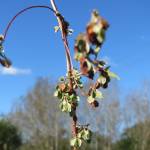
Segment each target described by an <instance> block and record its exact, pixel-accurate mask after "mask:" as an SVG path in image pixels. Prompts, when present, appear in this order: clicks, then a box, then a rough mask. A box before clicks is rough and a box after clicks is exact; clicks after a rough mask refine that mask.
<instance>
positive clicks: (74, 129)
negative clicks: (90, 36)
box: [50, 0, 77, 150]
mask: <svg viewBox="0 0 150 150" xmlns="http://www.w3.org/2000/svg"><path fill="white" fill-rule="evenodd" d="M50 2H51V5H52V8H53V9H54V10H55V12H56V14H55V15H56V18H57V20H58V24H59V27H60V30H61V36H62V40H63V43H64V47H65V50H66V60H67V72H68V73H69V76H70V77H71V76H72V70H73V66H72V60H71V55H70V49H69V45H68V40H67V35H66V31H65V29H64V27H63V20H62V18H61V16H60V15H57V14H60V13H59V11H58V9H57V7H56V4H55V1H54V0H50ZM70 86H71V89H72V90H73V84H72V78H70ZM71 125H72V134H73V136H74V137H76V136H77V115H76V106H75V108H74V115H73V116H72V123H71ZM73 149H74V150H77V149H76V148H75V147H74V148H73Z"/></svg>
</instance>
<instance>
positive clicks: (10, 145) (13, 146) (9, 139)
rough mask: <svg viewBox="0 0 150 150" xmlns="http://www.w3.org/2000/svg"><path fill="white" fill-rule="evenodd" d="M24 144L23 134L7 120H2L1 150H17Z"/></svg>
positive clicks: (0, 125) (0, 129) (0, 130)
mask: <svg viewBox="0 0 150 150" xmlns="http://www.w3.org/2000/svg"><path fill="white" fill-rule="evenodd" d="M21 144H22V138H21V134H20V132H19V130H18V128H17V127H16V126H14V125H13V124H12V123H10V122H9V121H7V120H4V119H1V120H0V149H1V150H17V149H18V148H19V147H20V146H21Z"/></svg>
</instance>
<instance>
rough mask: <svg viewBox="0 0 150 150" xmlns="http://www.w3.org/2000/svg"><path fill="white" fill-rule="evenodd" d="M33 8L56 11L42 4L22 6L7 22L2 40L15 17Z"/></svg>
mask: <svg viewBox="0 0 150 150" xmlns="http://www.w3.org/2000/svg"><path fill="white" fill-rule="evenodd" d="M34 8H45V9H49V10H50V11H52V12H54V13H56V12H55V11H54V10H53V9H52V8H50V7H48V6H43V5H35V6H29V7H27V8H24V9H23V10H21V11H19V12H18V13H17V14H16V15H15V16H14V17H13V18H12V19H11V20H10V22H9V23H8V25H7V27H6V29H5V31H4V40H5V39H6V36H7V33H8V31H9V29H10V27H11V25H12V24H13V22H14V21H15V20H16V18H17V17H18V16H20V15H21V14H22V13H24V12H26V11H27V10H30V9H34Z"/></svg>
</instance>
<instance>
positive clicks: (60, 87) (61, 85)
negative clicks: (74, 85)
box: [59, 83, 66, 91]
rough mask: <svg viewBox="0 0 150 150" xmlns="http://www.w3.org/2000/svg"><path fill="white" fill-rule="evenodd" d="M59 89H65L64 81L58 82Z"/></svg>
mask: <svg viewBox="0 0 150 150" xmlns="http://www.w3.org/2000/svg"><path fill="white" fill-rule="evenodd" d="M59 89H60V90H61V91H65V89H66V85H65V83H61V84H59Z"/></svg>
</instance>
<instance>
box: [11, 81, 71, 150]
mask: <svg viewBox="0 0 150 150" xmlns="http://www.w3.org/2000/svg"><path fill="white" fill-rule="evenodd" d="M53 91H54V85H53V84H52V83H50V81H49V80H48V78H39V79H38V80H37V82H36V84H35V85H34V87H33V88H32V89H31V90H30V91H28V93H27V94H26V95H25V96H22V97H21V98H20V99H19V101H18V102H16V103H15V104H14V107H13V111H12V112H11V113H10V114H9V120H10V121H11V122H13V123H14V124H15V125H16V126H18V128H19V129H20V130H21V131H22V133H23V135H24V141H25V143H26V144H25V145H24V146H28V149H29V148H30V149H33V148H34V149H38V150H43V149H44V150H49V149H50V148H52V149H56V150H57V149H58V150H59V149H61V148H60V147H59V145H61V146H62V145H63V144H60V143H63V142H62V141H64V143H69V142H68V133H67V131H66V129H67V128H68V126H69V125H67V123H65V122H67V117H65V116H64V114H62V113H61V112H60V111H59V110H58V107H57V104H58V101H57V99H56V98H54V97H53ZM65 137H66V138H67V140H66V139H65ZM64 145H65V144H64ZM65 146H66V145H65Z"/></svg>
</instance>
